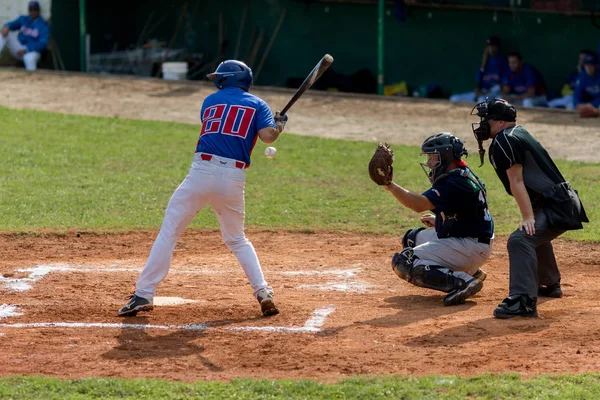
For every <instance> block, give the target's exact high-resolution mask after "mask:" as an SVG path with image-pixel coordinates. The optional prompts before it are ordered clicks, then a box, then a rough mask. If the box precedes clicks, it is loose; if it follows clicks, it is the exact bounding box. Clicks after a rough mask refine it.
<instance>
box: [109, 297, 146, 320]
mask: <svg viewBox="0 0 600 400" xmlns="http://www.w3.org/2000/svg"><path fill="white" fill-rule="evenodd" d="M129 299H130V300H129V303H127V304H125V306H124V307H123V308H121V309H120V310H119V311H118V312H117V315H118V316H120V317H135V316H136V315H137V313H138V311H152V310H153V309H154V306H153V304H152V300H147V299H145V298H143V297H140V296H137V295H135V294H133V295H131V296H129Z"/></svg>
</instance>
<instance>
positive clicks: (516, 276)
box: [507, 210, 565, 298]
mask: <svg viewBox="0 0 600 400" xmlns="http://www.w3.org/2000/svg"><path fill="white" fill-rule="evenodd" d="M563 233H565V231H561V230H558V229H554V228H551V227H549V226H548V219H547V218H546V214H545V213H544V212H543V211H541V210H540V211H538V212H537V213H536V214H535V234H534V235H528V234H527V232H525V230H522V231H519V230H516V231H514V232H513V233H512V234H511V235H510V237H509V238H508V243H507V247H508V259H509V263H510V285H509V296H517V295H523V294H526V295H528V296H530V297H533V298H536V297H538V287H539V286H540V285H552V284H554V283H556V282H557V281H558V280H559V279H560V271H559V270H558V265H557V264H556V258H555V257H554V249H553V248H552V240H554V239H555V238H557V237H558V236H560V235H562V234H563Z"/></svg>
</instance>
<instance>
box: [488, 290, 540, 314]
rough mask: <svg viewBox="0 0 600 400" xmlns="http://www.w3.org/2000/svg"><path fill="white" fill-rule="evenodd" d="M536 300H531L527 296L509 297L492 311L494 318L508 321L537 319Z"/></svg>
mask: <svg viewBox="0 0 600 400" xmlns="http://www.w3.org/2000/svg"><path fill="white" fill-rule="evenodd" d="M536 304H537V298H535V299H532V298H531V297H529V296H527V295H520V296H510V297H507V298H505V299H504V300H503V301H502V303H500V304H498V307H497V308H496V309H495V310H494V317H496V318H500V319H508V318H513V317H537V316H538V312H537V306H536Z"/></svg>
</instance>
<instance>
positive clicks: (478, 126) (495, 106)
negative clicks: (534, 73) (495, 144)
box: [471, 98, 517, 167]
mask: <svg viewBox="0 0 600 400" xmlns="http://www.w3.org/2000/svg"><path fill="white" fill-rule="evenodd" d="M476 110H477V111H476ZM471 115H476V116H478V117H479V118H480V121H479V122H473V123H472V124H471V128H472V129H473V134H474V135H475V139H477V143H478V144H479V158H480V161H481V164H480V165H479V166H480V167H481V166H482V165H483V160H484V156H485V150H484V149H483V142H484V141H485V140H488V139H489V138H490V135H491V131H490V130H491V128H490V122H489V121H507V122H514V121H516V120H517V110H516V109H515V107H514V106H513V105H512V104H510V103H509V102H507V101H506V100H504V99H500V98H493V99H491V100H490V99H487V98H486V99H485V101H482V102H481V103H477V104H475V107H473V109H472V110H471Z"/></svg>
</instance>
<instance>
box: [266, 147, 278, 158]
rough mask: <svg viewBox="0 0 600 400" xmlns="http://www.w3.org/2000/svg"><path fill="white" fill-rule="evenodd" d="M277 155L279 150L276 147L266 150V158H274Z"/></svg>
mask: <svg viewBox="0 0 600 400" xmlns="http://www.w3.org/2000/svg"><path fill="white" fill-rule="evenodd" d="M275 154H277V149H276V148H275V147H267V148H266V149H265V157H267V158H273V157H275Z"/></svg>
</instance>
